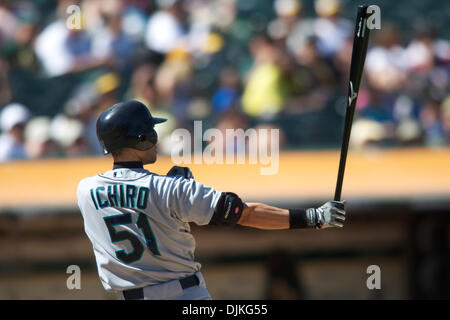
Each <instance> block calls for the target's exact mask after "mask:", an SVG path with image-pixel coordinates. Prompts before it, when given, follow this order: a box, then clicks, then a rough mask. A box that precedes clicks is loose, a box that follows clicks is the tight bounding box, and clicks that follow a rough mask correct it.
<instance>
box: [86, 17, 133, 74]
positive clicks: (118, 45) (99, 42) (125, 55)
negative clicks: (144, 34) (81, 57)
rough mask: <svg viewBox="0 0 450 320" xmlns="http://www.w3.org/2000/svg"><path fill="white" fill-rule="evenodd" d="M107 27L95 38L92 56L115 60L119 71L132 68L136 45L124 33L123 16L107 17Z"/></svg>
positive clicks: (95, 35) (98, 32) (96, 34)
mask: <svg viewBox="0 0 450 320" xmlns="http://www.w3.org/2000/svg"><path fill="white" fill-rule="evenodd" d="M105 20H106V25H105V27H104V28H103V29H100V30H98V31H97V32H96V33H95V34H94V36H93V43H92V55H93V56H94V57H97V58H100V59H102V58H103V59H105V58H110V57H111V58H113V59H114V60H113V61H114V63H115V65H116V66H117V68H118V69H119V70H123V69H125V68H127V67H130V64H131V63H132V61H133V55H134V54H135V52H136V44H135V42H134V41H133V40H132V39H130V38H129V37H128V36H127V35H126V34H125V33H124V32H123V31H122V23H123V20H122V16H121V15H120V14H119V13H117V14H114V15H110V16H106V17H105Z"/></svg>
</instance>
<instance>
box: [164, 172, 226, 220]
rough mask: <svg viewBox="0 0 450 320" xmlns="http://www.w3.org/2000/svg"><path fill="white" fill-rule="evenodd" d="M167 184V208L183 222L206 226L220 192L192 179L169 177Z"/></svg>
mask: <svg viewBox="0 0 450 320" xmlns="http://www.w3.org/2000/svg"><path fill="white" fill-rule="evenodd" d="M165 180H166V181H165V182H166V183H167V192H166V196H167V200H166V201H167V206H168V208H169V209H170V210H171V211H172V212H173V213H174V214H175V215H176V216H177V218H178V219H180V220H181V221H183V222H194V223H196V224H198V225H206V224H208V223H209V222H210V221H211V218H212V216H213V214H214V210H215V208H216V206H217V203H218V201H219V198H220V196H221V195H222V192H220V191H217V190H215V189H213V188H210V187H207V186H205V185H203V184H201V183H199V182H197V181H195V180H194V179H185V178H183V177H170V178H166V179H165Z"/></svg>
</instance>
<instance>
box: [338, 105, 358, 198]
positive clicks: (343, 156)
mask: <svg viewBox="0 0 450 320" xmlns="http://www.w3.org/2000/svg"><path fill="white" fill-rule="evenodd" d="M354 104H356V103H354ZM354 113H355V106H354V105H353V104H352V105H349V107H348V108H347V112H346V114H345V117H346V119H345V124H346V125H345V127H344V135H343V140H342V145H341V158H340V160H339V170H338V177H337V182H336V190H335V192H334V201H341V194H342V184H343V182H344V172H345V164H346V162H347V152H348V145H349V141H350V133H351V130H352V126H351V123H352V120H353V115H354Z"/></svg>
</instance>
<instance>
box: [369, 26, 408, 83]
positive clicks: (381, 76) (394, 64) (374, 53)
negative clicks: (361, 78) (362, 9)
mask: <svg viewBox="0 0 450 320" xmlns="http://www.w3.org/2000/svg"><path fill="white" fill-rule="evenodd" d="M374 38H375V39H374V40H375V41H374V42H375V45H374V46H373V47H372V48H371V49H370V50H368V52H367V58H366V63H365V69H366V72H367V78H368V80H369V81H370V84H371V86H373V87H374V88H375V89H377V90H381V91H384V92H392V91H395V90H398V89H400V88H401V87H402V86H403V84H404V82H405V81H406V80H407V68H408V65H407V63H408V62H407V60H406V56H405V50H404V48H403V47H402V46H401V43H400V35H399V30H398V29H397V28H396V27H394V26H393V25H385V26H383V29H381V30H380V31H379V32H378V33H376V34H375V35H374Z"/></svg>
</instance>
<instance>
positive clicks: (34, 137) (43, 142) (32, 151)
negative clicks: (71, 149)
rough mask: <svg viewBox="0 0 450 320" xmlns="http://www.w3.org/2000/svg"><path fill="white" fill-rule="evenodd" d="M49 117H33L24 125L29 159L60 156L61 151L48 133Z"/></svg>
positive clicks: (61, 154)
mask: <svg viewBox="0 0 450 320" xmlns="http://www.w3.org/2000/svg"><path fill="white" fill-rule="evenodd" d="M50 123H51V119H50V118H49V117H44V116H41V117H35V118H33V119H31V120H30V121H29V122H28V124H27V126H26V127H25V139H26V145H25V148H26V151H27V154H28V155H29V157H30V158H31V159H35V158H46V157H60V156H63V155H64V154H63V151H62V149H61V148H60V146H59V145H58V143H57V142H56V141H55V140H54V139H52V137H51V135H50Z"/></svg>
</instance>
